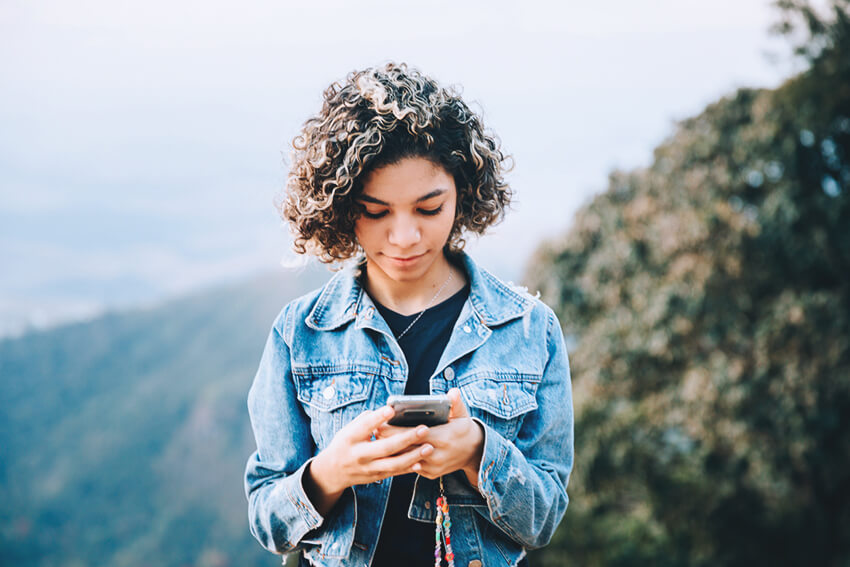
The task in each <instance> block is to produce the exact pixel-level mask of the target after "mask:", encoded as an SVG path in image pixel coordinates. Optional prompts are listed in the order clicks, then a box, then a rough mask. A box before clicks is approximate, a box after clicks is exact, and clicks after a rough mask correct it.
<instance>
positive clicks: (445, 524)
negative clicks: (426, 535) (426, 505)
mask: <svg viewBox="0 0 850 567" xmlns="http://www.w3.org/2000/svg"><path fill="white" fill-rule="evenodd" d="M451 528H452V519H451V516H449V501H448V500H447V499H446V493H445V491H444V490H443V477H440V496H438V497H437V529H436V531H435V533H434V539H435V540H436V544H437V545H436V549H434V567H440V556H441V555H442V554H441V550H440V545H441V544H442V545H443V546H445V548H446V561H447V562H448V564H449V567H455V554H454V552H453V551H452V534H451Z"/></svg>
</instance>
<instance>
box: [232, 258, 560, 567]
mask: <svg viewBox="0 0 850 567" xmlns="http://www.w3.org/2000/svg"><path fill="white" fill-rule="evenodd" d="M461 262H462V264H463V266H464V267H465V269H466V273H467V276H468V278H469V281H470V291H469V297H468V299H467V301H466V303H465V305H464V306H463V309H462V311H461V313H460V316H459V317H458V319H457V322H456V324H455V326H454V329H453V330H452V334H451V338H450V339H449V342H448V344H447V345H446V348H445V350H444V352H443V355H442V357H441V359H440V361H439V363H438V364H437V367H436V369H435V371H434V374H433V375H432V376H431V378H430V389H431V392H432V393H445V392H447V391H448V390H449V388H452V387H458V388H460V391H461V393H462V396H463V400H464V402H465V403H466V406H467V408H468V409H469V412H470V414H471V416H472V417H473V419H475V420H476V421H477V422H478V423H479V424H481V425H482V426H483V430H484V449H483V456H482V458H481V466H480V468H479V471H478V488H477V489H475V488H473V487H472V486H471V485H470V484H469V482H468V481H467V479H466V477H465V475H464V474H463V472H462V471H456V472H455V473H452V474H450V475H447V476H444V477H443V480H444V488H445V493H446V496H447V499H448V502H449V506H450V513H451V518H452V528H451V535H452V547H453V550H454V554H455V564H456V565H457V566H458V567H461V566H469V567H480V566H482V565H483V566H485V567H491V566H497V565H516V563H517V562H518V561H519V560H520V559H521V558H522V557H523V556H524V555H525V552H526V550H527V549H531V548H537V547H541V546H543V545H546V544H547V543H548V542H549V540H550V539H551V537H552V534H553V533H554V531H555V528H556V527H557V526H558V523H559V522H560V520H561V518H562V517H563V515H564V512H565V510H566V508H567V502H568V497H567V492H566V487H567V482H568V480H569V475H570V471H571V469H572V462H573V406H572V393H571V386H570V371H569V365H568V362H567V353H566V348H565V345H564V339H563V335H562V332H561V327H560V324H559V323H558V320H557V318H556V316H555V314H554V313H553V312H552V310H551V309H549V308H548V307H547V306H546V305H544V304H543V303H542V302H540V301H539V300H538V299H536V298H534V297H532V296H530V295H529V294H528V293H526V292H525V291H524V290H519V289H516V288H514V287H511V286H508V285H506V284H504V283H503V282H501V281H500V280H498V279H497V278H496V277H494V276H493V275H491V274H490V273H488V272H487V271H485V270H484V269H482V268H480V267H478V266H477V265H476V264H475V263H474V262H473V261H472V260H471V259H470V258H469V256H467V255H465V254H464V255H462V256H461ZM407 374H408V369H407V365H406V362H405V359H404V355H403V353H402V351H401V348H400V347H399V345H398V343H397V342H396V340H395V338H394V336H393V334H392V332H391V331H390V329H389V327H388V326H387V324H386V322H384V320H383V318H382V317H381V316H380V314H379V313H378V311H377V310H376V309H375V304H374V303H373V302H372V300H371V298H370V297H369V295H368V294H367V293H366V292H365V291H364V289H363V288H362V287H361V286H360V284H359V283H358V280H357V279H356V278H355V277H354V275H353V273H352V272H350V271H342V272H338V273H337V274H335V275H334V276H333V277H332V278H331V279H330V280H329V281H328V283H327V284H325V286H324V287H322V288H321V289H319V290H316V291H314V292H313V293H311V294H309V295H306V296H304V297H301V298H299V299H296V300H294V301H292V302H291V303H289V304H288V305H286V306H285V307H284V308H283V310H282V311H281V313H280V315H279V316H278V317H277V319H276V320H275V322H274V325H273V327H272V329H271V333H270V335H269V338H268V341H267V343H266V346H265V350H264V352H263V356H262V360H261V362H260V367H259V370H258V371H257V374H256V377H255V378H254V383H253V385H252V386H251V390H250V392H249V394H248V409H249V413H250V417H251V424H252V427H253V430H254V436H255V439H256V442H257V451H256V452H255V453H254V454H252V455H251V457H250V458H249V460H248V464H247V468H246V471H245V492H246V495H247V497H248V508H249V523H250V528H251V533H252V534H253V535H254V537H256V538H257V539H258V540H259V541H260V543H261V544H262V545H263V546H264V547H265V548H267V549H268V550H270V551H273V552H276V553H290V552H296V551H301V552H302V553H303V557H304V559H305V560H306V561H307V562H308V563H310V564H312V565H323V566H337V565H338V566H343V565H345V566H349V565H356V566H358V567H366V566H368V565H369V564H370V562H371V560H372V557H373V554H374V552H375V547H376V545H377V542H378V536H379V535H380V531H381V522H382V521H383V518H384V512H385V508H386V504H387V499H388V495H389V492H390V483H391V482H392V479H391V478H388V479H385V480H383V481H380V482H375V483H370V484H367V485H357V486H353V487H351V488H348V489H346V491H345V492H344V493H343V495H342V497H341V498H340V500H339V501H338V502H337V503H336V505H335V506H334V508H333V509H332V510H331V512H329V513H328V515H327V516H325V517H323V516H321V515H320V514H319V513H318V512H317V511H316V509H315V508H314V507H313V504H312V503H311V502H310V500H309V499H308V498H307V496H306V494H305V492H304V487H303V484H302V475H303V473H304V470H305V467H306V466H307V463H308V462H309V461H310V459H311V458H313V457H314V456H315V455H316V454H318V452H319V451H321V450H322V449H324V448H325V447H326V446H327V445H328V444H329V443H330V441H331V439H332V438H333V436H334V435H335V434H336V432H337V431H339V430H340V428H342V427H343V426H344V425H345V424H346V423H348V422H349V421H351V420H352V419H353V418H354V417H356V416H357V415H358V414H360V413H361V412H363V411H365V410H367V409H376V408H378V407H380V406H382V405H384V404H385V402H386V400H387V398H388V397H389V396H390V395H392V394H402V393H404V386H405V381H406V379H407ZM438 491H439V483H438V481H436V480H429V479H427V478H425V477H421V476H420V477H417V480H416V484H415V487H414V492H413V498H412V499H411V502H410V507H409V510H408V515H409V517H410V518H411V519H414V520H420V521H423V522H430V523H432V524H433V523H434V521H435V517H436V514H435V505H434V502H435V500H436V497H437V494H438Z"/></svg>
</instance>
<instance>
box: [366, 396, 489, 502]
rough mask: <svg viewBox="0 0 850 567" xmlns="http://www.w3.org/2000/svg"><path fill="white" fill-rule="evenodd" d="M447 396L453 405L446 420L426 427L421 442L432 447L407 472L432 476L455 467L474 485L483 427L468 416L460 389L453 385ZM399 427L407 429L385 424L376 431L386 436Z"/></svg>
mask: <svg viewBox="0 0 850 567" xmlns="http://www.w3.org/2000/svg"><path fill="white" fill-rule="evenodd" d="M448 396H449V400H451V404H452V409H451V412H450V413H449V421H448V423H445V424H443V425H435V426H432V427H429V428H428V432H427V434H426V435H425V437H423V438H422V439H421V443H428V444H430V445H431V446H433V447H434V450H433V451H432V452H431V453H430V454H428V455H427V456H426V457H423V458H422V459H421V460H420V461H419V462H417V463H415V464H414V465H413V466H412V467H411V471H410V472H415V473H418V474H420V475H422V476H424V477H426V478H430V479H435V478H439V477H440V476H442V475H445V474H449V473H452V472H454V471H456V470H462V471H463V472H464V474H466V478H467V480H468V481H469V483H470V484H471V485H472V486H473V487H475V488H477V487H478V469H479V468H480V466H481V455H482V453H483V452H484V430H483V429H482V427H481V425H479V424H478V423H477V422H475V421H473V420H472V418H471V417H470V416H469V411H467V409H466V406H465V405H464V403H463V399H462V398H461V395H460V390H458V389H457V388H452V389H451V390H449V392H448ZM400 429H405V430H406V429H408V428H398V427H392V426H385V427H383V428H381V430H380V431H379V432H377V433H378V436H380V437H386V436H388V435H393V434H395V433H396V432H397V430H400Z"/></svg>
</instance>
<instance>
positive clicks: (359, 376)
mask: <svg viewBox="0 0 850 567" xmlns="http://www.w3.org/2000/svg"><path fill="white" fill-rule="evenodd" d="M376 374H377V372H376V371H375V370H374V369H372V368H371V367H369V366H365V365H346V366H305V367H296V366H293V368H292V376H293V379H294V381H295V389H296V395H297V397H298V401H299V402H300V403H301V406H302V407H303V408H304V412H305V413H306V414H307V415H308V416H309V417H310V429H311V431H312V434H313V438H314V440H315V441H316V445H317V446H318V448H319V450H321V449H324V448H325V447H326V446H327V445H328V443H330V441H331V439H333V436H334V435H336V432H337V431H339V430H340V429H341V428H342V427H343V426H344V425H345V424H347V423H348V422H349V421H351V420H352V419H354V418H355V417H357V416H358V415H359V414H360V413H361V412H363V411H364V410H365V409H367V406H368V400H369V396H370V395H371V393H372V384H373V382H374V379H375V376H376Z"/></svg>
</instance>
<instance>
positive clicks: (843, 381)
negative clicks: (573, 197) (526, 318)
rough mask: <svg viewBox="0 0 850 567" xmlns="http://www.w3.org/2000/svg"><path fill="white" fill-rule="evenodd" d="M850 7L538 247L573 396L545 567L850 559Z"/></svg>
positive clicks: (539, 283)
mask: <svg viewBox="0 0 850 567" xmlns="http://www.w3.org/2000/svg"><path fill="white" fill-rule="evenodd" d="M786 4H788V3H786ZM846 6H847V2H844V1H841V2H836V3H835V4H834V9H835V12H836V13H837V14H839V15H838V16H836V17H834V18H833V20H832V21H831V22H830V21H820V20H819V21H818V22H817V23H816V24H811V22H809V23H810V24H811V25H810V30H811V38H810V40H809V42H810V44H811V43H812V42H815V43H817V49H816V50H809V51H805V50H800V51H799V52H800V53H803V54H808V55H811V64H810V68H809V69H808V70H807V71H806V72H805V73H803V74H801V75H800V76H798V77H796V78H794V79H792V80H790V81H788V82H787V83H786V84H785V85H783V86H781V87H780V88H778V89H777V90H775V91H766V90H740V91H738V92H737V93H736V94H734V95H733V96H731V97H729V98H725V99H723V100H721V101H719V102H717V103H715V104H712V105H710V106H709V107H708V108H706V109H705V111H704V112H703V113H702V114H700V115H699V116H697V117H695V118H691V119H688V120H685V121H683V122H682V123H681V124H680V125H679V126H678V128H677V130H676V132H675V133H674V134H673V135H672V136H671V138H670V139H668V140H667V141H665V142H664V143H663V144H662V145H661V146H660V147H658V148H657V149H656V151H655V155H654V160H653V163H652V165H651V166H650V167H649V168H647V169H643V170H637V171H632V172H614V173H613V174H612V175H611V177H610V182H609V188H608V190H607V191H606V192H605V193H604V194H602V195H600V196H599V197H597V198H596V199H594V200H593V202H591V203H590V204H589V205H588V206H587V207H585V208H584V210H582V211H581V212H580V214H579V215H578V217H577V218H576V220H575V224H574V226H573V228H572V230H571V231H570V232H569V233H568V234H567V235H566V236H565V237H564V239H563V240H561V241H557V242H550V243H548V244H546V245H544V246H543V247H542V248H541V249H540V250H539V253H538V254H537V257H536V259H535V261H534V262H533V263H532V265H531V267H530V270H529V274H528V277H527V280H528V283H529V285H530V287H532V288H534V287H537V288H538V289H540V290H541V291H542V293H543V298H544V299H545V300H546V301H548V302H549V303H550V304H552V305H553V306H557V311H558V313H559V316H560V317H561V320H562V322H563V323H564V325H565V330H566V332H567V334H568V335H569V336H570V337H571V338H572V340H573V341H575V342H576V345H575V348H573V349H571V363H572V369H573V373H574V388H575V400H576V411H577V424H576V439H577V441H576V442H577V445H576V448H577V455H576V469H575V473H574V475H573V478H572V479H571V484H570V488H571V490H570V493H571V504H570V508H569V510H568V511H567V516H566V519H565V521H564V523H563V525H562V526H561V529H560V530H559V532H558V534H557V535H556V539H555V542H554V543H553V545H552V546H551V547H549V548H547V549H546V550H544V551H543V552H541V553H538V554H537V555H536V556H535V558H536V560H537V563H539V564H540V565H544V566H549V565H562V564H575V565H583V566H584V565H587V566H593V565H615V566H631V565H671V566H672V565H712V566H714V565H728V566H736V565H808V564H814V565H850V499H848V498H847V494H850V443H848V441H847V438H848V434H850V191H848V190H849V189H850V33H848V32H850V25H848V22H850V18H848V17H847V11H846ZM785 8H787V9H789V10H793V9H795V6H792V5H790V4H788V5H787V6H785ZM804 16H806V17H810V16H811V14H808V13H806V14H804Z"/></svg>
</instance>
